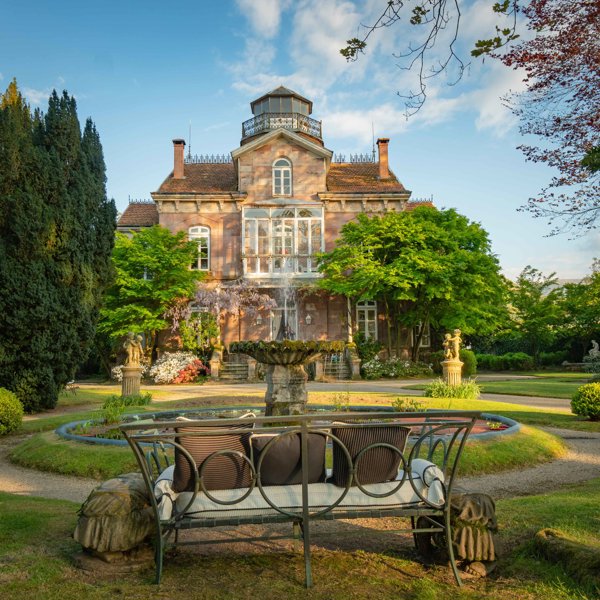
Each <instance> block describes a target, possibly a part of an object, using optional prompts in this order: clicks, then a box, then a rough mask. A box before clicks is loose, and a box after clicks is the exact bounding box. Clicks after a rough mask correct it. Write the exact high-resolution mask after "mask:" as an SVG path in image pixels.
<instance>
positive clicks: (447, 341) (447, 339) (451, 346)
mask: <svg viewBox="0 0 600 600" xmlns="http://www.w3.org/2000/svg"><path fill="white" fill-rule="evenodd" d="M461 341H462V340H461V338H460V329H455V330H454V334H453V335H451V334H449V333H447V334H446V335H445V336H444V343H443V346H444V358H445V359H446V360H460V343H461Z"/></svg>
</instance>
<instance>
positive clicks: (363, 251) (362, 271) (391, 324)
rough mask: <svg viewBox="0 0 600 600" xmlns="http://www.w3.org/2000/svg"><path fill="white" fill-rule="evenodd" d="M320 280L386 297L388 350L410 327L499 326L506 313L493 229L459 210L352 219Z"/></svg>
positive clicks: (368, 296) (339, 289) (340, 290)
mask: <svg viewBox="0 0 600 600" xmlns="http://www.w3.org/2000/svg"><path fill="white" fill-rule="evenodd" d="M320 270H321V272H322V273H323V275H324V278H323V279H322V280H321V281H320V286H321V287H322V288H324V289H326V290H328V291H330V292H334V293H337V294H342V295H344V296H346V297H349V298H353V299H354V300H378V301H380V302H382V303H383V306H384V311H385V315H386V320H387V336H386V337H387V344H388V351H389V352H390V353H391V352H392V340H393V339H394V338H395V341H396V351H397V352H398V351H399V350H400V346H401V344H402V343H403V341H402V338H403V336H402V330H406V329H409V330H410V329H412V328H414V327H419V325H420V327H419V329H418V331H419V333H418V336H417V339H416V341H415V343H414V344H413V356H412V358H413V360H417V359H418V352H419V346H420V341H421V336H422V335H423V331H424V329H425V326H426V325H427V324H431V325H432V326H433V327H435V328H441V327H444V328H447V329H453V328H455V327H460V328H461V329H462V330H463V332H464V333H466V334H469V333H473V332H478V333H486V332H489V331H491V330H492V329H493V328H494V326H495V324H496V323H497V322H498V320H499V319H500V318H501V315H502V306H503V305H504V302H503V297H504V293H505V282H504V279H503V278H502V276H501V275H500V273H499V264H498V260H497V258H496V257H495V256H494V255H493V254H492V252H491V248H490V242H489V239H488V235H487V233H486V232H485V231H484V230H483V228H482V227H481V226H480V225H479V224H477V223H472V222H470V221H469V220H468V219H467V218H466V217H464V216H462V215H460V214H458V213H457V212H456V211H455V210H441V211H439V210H436V209H435V208H431V207H420V208H417V209H416V210H413V211H410V212H408V211H407V212H401V213H387V214H386V215H384V216H381V217H380V216H373V217H369V216H367V215H366V214H359V215H358V216H357V219H356V221H351V222H349V223H347V224H346V225H344V227H343V228H342V230H341V237H340V239H339V240H338V241H337V245H336V248H335V249H334V250H333V251H332V252H329V253H327V254H324V255H322V256H321V263H320Z"/></svg>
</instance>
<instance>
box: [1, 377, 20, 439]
mask: <svg viewBox="0 0 600 600" xmlns="http://www.w3.org/2000/svg"><path fill="white" fill-rule="evenodd" d="M22 421H23V405H22V404H21V402H20V401H19V400H18V399H17V396H16V394H13V393H12V392H9V391H8V390H7V389H4V388H0V435H6V434H7V433H10V432H11V431H16V430H17V429H19V427H21V422H22Z"/></svg>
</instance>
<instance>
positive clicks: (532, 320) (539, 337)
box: [510, 265, 561, 364]
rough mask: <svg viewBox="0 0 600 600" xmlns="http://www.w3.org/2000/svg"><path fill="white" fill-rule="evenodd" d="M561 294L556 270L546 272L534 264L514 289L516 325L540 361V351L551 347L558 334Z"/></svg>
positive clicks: (513, 307) (514, 320)
mask: <svg viewBox="0 0 600 600" xmlns="http://www.w3.org/2000/svg"><path fill="white" fill-rule="evenodd" d="M560 295H561V290H560V288H559V287H558V280H557V279H556V273H551V274H550V275H544V274H543V273H541V272H540V271H538V270H537V269H534V268H533V267H531V266H530V265H527V266H526V267H525V268H524V269H523V271H522V272H521V274H520V275H519V277H518V279H517V281H516V282H515V284H514V286H513V287H512V289H511V292H510V305H511V309H512V311H511V312H512V324H513V329H514V330H515V331H516V332H517V333H518V334H519V335H520V336H521V337H522V338H523V340H524V341H525V343H526V345H527V346H526V347H527V350H528V352H529V353H530V354H531V355H532V356H533V359H534V361H535V363H536V364H539V358H540V352H541V351H542V350H544V349H546V348H549V346H550V345H551V344H552V341H553V340H554V337H555V336H556V333H557V325H558V319H559V299H560Z"/></svg>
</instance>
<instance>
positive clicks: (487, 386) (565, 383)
mask: <svg viewBox="0 0 600 600" xmlns="http://www.w3.org/2000/svg"><path fill="white" fill-rule="evenodd" d="M529 375H530V376H531V377H532V379H512V380H510V379H508V380H502V379H501V377H502V375H500V374H498V377H499V381H488V380H479V381H477V383H478V384H479V385H480V386H481V391H482V392H483V393H488V394H506V395H511V396H535V397H537V398H544V397H545V398H564V399H570V398H571V397H572V396H573V394H574V393H575V391H576V390H577V388H578V387H579V386H580V385H583V384H584V383H587V381H588V380H589V379H590V377H591V375H589V374H584V373H548V374H546V373H534V374H531V373H530V374H529ZM406 387H407V388H408V389H411V390H424V389H425V387H426V386H425V385H424V384H415V385H411V386H406Z"/></svg>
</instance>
